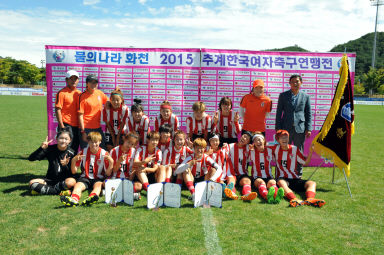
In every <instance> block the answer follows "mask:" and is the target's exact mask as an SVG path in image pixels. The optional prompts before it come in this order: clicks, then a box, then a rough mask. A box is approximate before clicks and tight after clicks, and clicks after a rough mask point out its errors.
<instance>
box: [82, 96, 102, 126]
mask: <svg viewBox="0 0 384 255" xmlns="http://www.w3.org/2000/svg"><path fill="white" fill-rule="evenodd" d="M107 101H108V97H107V96H106V95H105V94H104V93H103V91H101V90H98V89H96V90H95V91H94V92H93V93H92V94H90V93H89V92H88V91H84V92H83V93H81V94H80V97H79V110H78V112H79V113H83V114H84V115H83V119H84V128H90V129H96V128H99V127H100V119H101V111H102V109H103V105H104V104H105V103H106V102H107Z"/></svg>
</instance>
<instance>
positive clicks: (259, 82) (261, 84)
mask: <svg viewBox="0 0 384 255" xmlns="http://www.w3.org/2000/svg"><path fill="white" fill-rule="evenodd" d="M252 87H254V88H256V87H264V81H263V80H254V81H253V82H252Z"/></svg>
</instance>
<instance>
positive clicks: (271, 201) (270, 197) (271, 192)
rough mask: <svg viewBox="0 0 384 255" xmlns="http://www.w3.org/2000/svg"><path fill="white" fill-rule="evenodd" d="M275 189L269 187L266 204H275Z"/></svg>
mask: <svg viewBox="0 0 384 255" xmlns="http://www.w3.org/2000/svg"><path fill="white" fill-rule="evenodd" d="M274 196H275V188H274V187H270V188H269V190H268V194H267V202H268V204H274V203H275V198H274Z"/></svg>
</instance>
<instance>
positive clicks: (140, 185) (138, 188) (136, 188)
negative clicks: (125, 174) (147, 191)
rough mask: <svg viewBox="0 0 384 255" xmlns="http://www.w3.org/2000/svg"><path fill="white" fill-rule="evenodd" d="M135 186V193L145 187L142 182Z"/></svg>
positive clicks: (136, 183)
mask: <svg viewBox="0 0 384 255" xmlns="http://www.w3.org/2000/svg"><path fill="white" fill-rule="evenodd" d="M133 185H134V188H135V192H139V191H140V190H141V189H142V188H143V185H142V184H141V183H140V182H135V183H134V184H133Z"/></svg>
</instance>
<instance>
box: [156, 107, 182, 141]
mask: <svg viewBox="0 0 384 255" xmlns="http://www.w3.org/2000/svg"><path fill="white" fill-rule="evenodd" d="M164 124H168V125H169V126H171V128H172V137H173V136H174V132H175V130H178V129H179V127H180V123H179V119H178V118H177V116H176V115H175V114H173V113H172V106H171V104H170V103H169V102H168V101H167V100H165V101H163V102H162V103H161V105H160V114H159V115H158V116H157V117H156V119H155V131H156V132H160V130H159V129H160V126H162V125H164ZM160 133H161V132H160Z"/></svg>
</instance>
